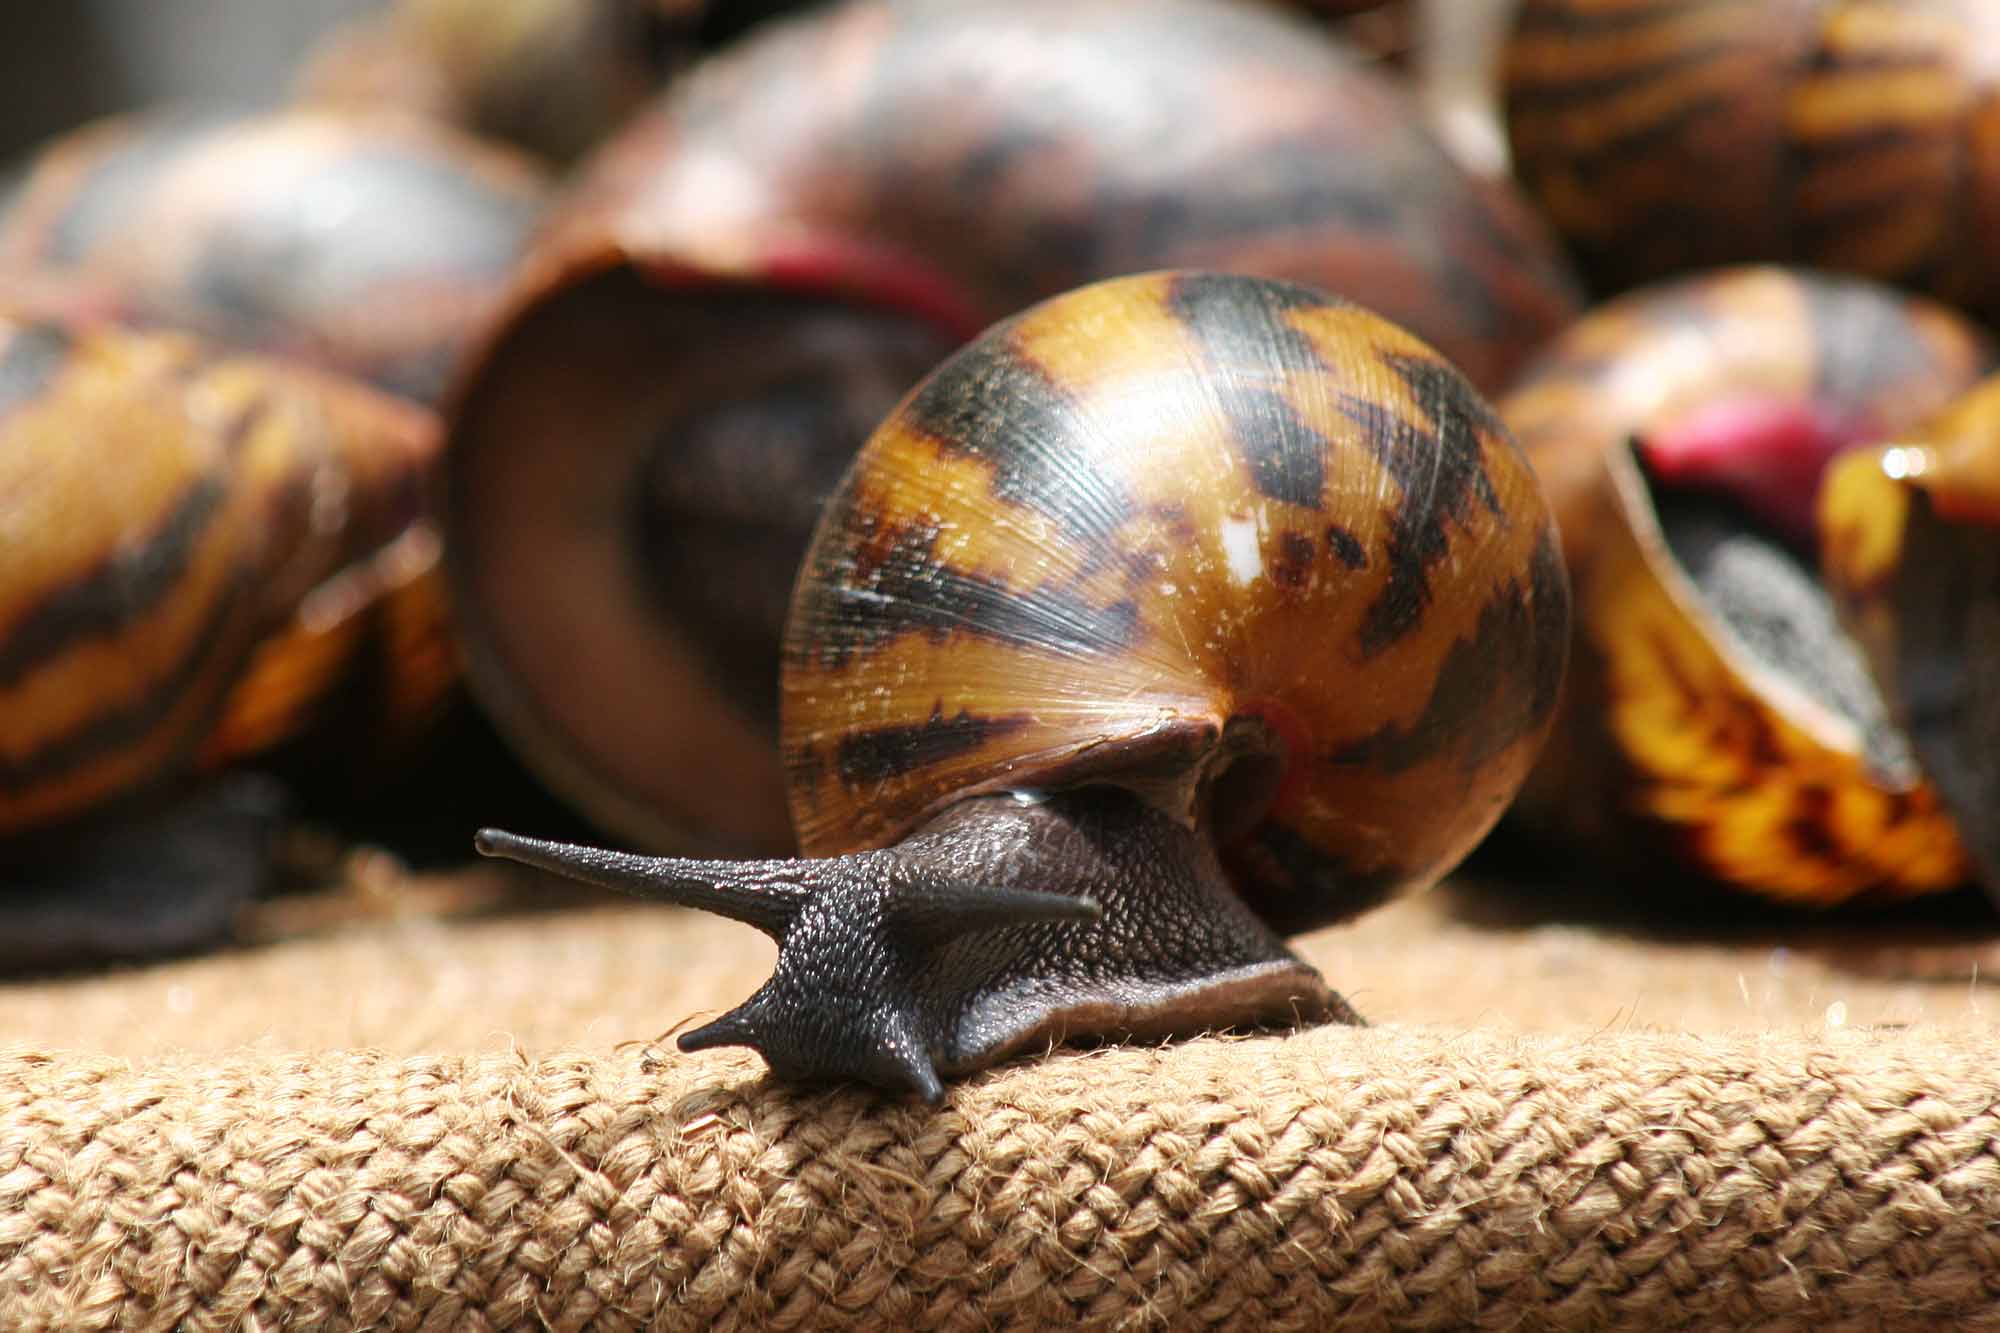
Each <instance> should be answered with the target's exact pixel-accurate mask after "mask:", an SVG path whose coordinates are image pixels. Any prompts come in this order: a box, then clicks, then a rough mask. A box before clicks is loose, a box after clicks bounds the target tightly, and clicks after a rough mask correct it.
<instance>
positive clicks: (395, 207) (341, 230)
mask: <svg viewBox="0 0 2000 1333" xmlns="http://www.w3.org/2000/svg"><path fill="white" fill-rule="evenodd" d="M545 188H546V187H545V184H544V181H543V179H542V176H541V173H540V172H539V170H538V169H536V168H534V167H532V166H531V165H529V164H528V163H527V162H526V160H525V159H522V158H519V157H517V156H515V155H514V154H512V153H509V152H506V151H504V150H501V149H498V148H494V147H491V146H488V145H485V144H482V143H479V142H478V141H476V140H473V139H470V138H468V137H466V136H464V135H460V134H456V133H453V132H451V131H448V130H445V129H442V128H439V127H435V126H430V125H427V124H424V123H422V122H419V121H415V120H406V119H402V118H396V117H385V116H349V115H333V114H323V113H311V112H288V113H281V114H272V115H261V116H249V117H225V116H215V115H200V114H194V113H159V114H153V115H141V116H136V117H130V118H118V119H113V120H110V121H103V122H99V123H97V124H94V125H90V126H86V127H85V128H83V129H80V130H76V131H73V132H71V133H70V134H68V135H65V136H63V137H62V138H60V139H58V140H56V141H55V142H54V143H52V144H51V145H49V146H48V147H46V148H45V149H43V150H42V152H40V153H39V154H38V155H37V156H36V157H35V158H34V160H33V161H32V162H31V163H30V164H29V165H28V167H27V168H26V171H25V174H24V176H23V178H22V180H21V182H20V184H19V185H18V186H17V187H16V188H15V189H14V190H13V191H12V193H11V194H9V195H7V196H6V197H5V199H4V200H0V273H8V272H16V273H19V272H28V273H34V272H38V271H50V270H53V271H58V272H60V273H64V274H72V275H75V276H77V277H78V278H79V279H80V280H82V281H83V282H86V283H89V284H91V285H93V286H95V287H97V288H98V289H100V290H102V291H104V292H106V293H109V295H110V297H111V299H112V300H113V301H114V302H115V305H116V313H118V314H119V315H121V316H122V317H124V318H126V319H128V320H131V321H133V322H136V323H141V324H146V325H154V326H165V327H172V328H182V329H188V330H192V331H194V332H198V333H201V334H203V335H205V336H207V337H210V338H213V339H216V340H219V341H222V342H226V343H229V344H232V345H234V346H238V347H243V348H247V349H253V350H257V351H261V352H268V353H273V354H279V355H284V356H287V357H290V358H294V359H298V360H302V361H305V362H308V363H312V364H316V365H319V366H322V367H324V368H328V369H333V370H337V371H340V372H342V373H345V374H349V375H353V376H356V377H359V378H362V379H366V380H370V381H372V382H374V383H376V384H378V385H380V386H382V387H384V388H388V389H391V390H394V391H396V392H398V393H402V394H404V395H406V396H409V397H412V398H416V399H418V400H420V401H426V402H428V401H430V400H431V399H433V398H435V397H436V396H437V394H438V393H439V391H440V389H441V388H442V386H443V382H444V379H445V376H446V375H447V374H448V373H449V371H450V369H451V367H452V365H453V364H454V363H455V361H456V360H457V358H458V355H459V353H460V349H461V348H462V346H463V344H464V343H465V342H466V341H467V340H468V339H469V338H470V337H471V335H472V333H473V331H474V330H475V329H476V328H477V327H478V326H479V324H480V322H481V321H482V320H484V319H485V318H486V317H487V316H488V314H489V313H490V312H491V310H492V307H493V306H494V304H495V302H497V301H498V299H499V297H500V294H501V292H502V290H503V289H504V286H505V282H506V280H507V277H508V275H509V273H510V272H511V270H512V268H513V264H514V261H515V259H516V258H517V257H518V255H519V252H520V250H521V248H522V246H523V245H524V244H525V243H526V240H527V236H528V231H529V228H530V227H531V226H532V224H533V223H534V221H535V219H536V217H537V216H538V214H539V211H540V208H541V203H542V199H543V195H544V191H545Z"/></svg>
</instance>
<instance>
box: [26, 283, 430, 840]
mask: <svg viewBox="0 0 2000 1333" xmlns="http://www.w3.org/2000/svg"><path fill="white" fill-rule="evenodd" d="M437 442H438V432H437V426H436V422H435V419H434V418H433V417H432V416H431V415H430V414H429V413H428V412H425V411H423V410H422V409H419V408H417V407H416V406H414V405H412V404H409V403H406V402H403V401H401V400H398V399H394V398H391V397H389V396H386V395H383V394H380V393H377V392H374V391H371V390H369V389H366V388H364V387H362V386H360V385H353V384H348V383H346V382H344V381H339V380H336V379H334V378H332V377H328V376H324V375H321V374H318V373H315V372H310V371H306V370H302V369H299V368H296V367H292V366H288V365H284V364H281V363H278V362H275V361H271V360H267V359H264V358H259V357H254V356H249V355H243V354H238V353H233V352H227V351H223V350H220V349H218V348H216V347H213V346H210V345H207V344H205V343H203V342H202V341H200V340H198V339H196V338H194V337H191V336H188V335H182V334H172V333H142V332H133V331H124V330H119V329H115V328H109V327H104V328H71V327H67V326H64V325H62V324H59V323H55V322H49V321H35V320H26V319H15V318H10V317H5V316H0V520H4V521H0V834H6V835H9V836H11V835H13V834H15V833H17V832H19V831H21V830H24V829H28V828H31V827H35V826H40V825H44V824H49V823H53V822H56V821H60V820H64V819H68V818H71V817H74V816H77V815H80V814H83V813H85V812H86V811H89V810H92V809H95V808H97V807H99V806H102V805H104V804H106V803H108V802H111V801H113V800H114V799H116V798H118V797H121V796H124V795H128V794H131V793H133V792H136V791H139V790H141V789H143V788H149V787H153V786H157V785H160V784H164V783H167V782H170V781H172V780H173V779H174V778H176V777H179V776H185V775H187V774H189V773H191V772H194V771H197V770H200V769H204V768H212V767H215V766H219V765H222V764H226V763H229V762H232V761H234V760H236V759H238V758H241V757H242V756H244V755H245V754H248V753H252V752H254V751H256V750H259V749H262V748H264V747H266V746H268V745H271V744H273V743H275V742H276V741H278V740H280V739H282V738H284V737H286V736H288V735H291V734H293V733H295V732H296V731H297V730H298V729H299V728H300V727H302V726H304V725H305V724H306V723H307V722H308V721H309V720H310V719H311V718H312V717H313V715H314V708H315V705H316V703H317V702H318V701H319V700H321V699H322V698H323V697H324V696H325V694H326V693H327V691H328V690H329V689H330V688H331V687H332V686H333V685H334V683H335V682H337V681H338V680H339V679H340V677H341V675H342V670H343V664H344V663H345V662H347V661H348V660H350V658H351V655H352V654H353V653H355V652H356V651H358V650H360V649H362V648H363V647H365V646H366V644H367V643H368V641H369V640H370V638H371V636H373V635H374V634H375V633H376V632H377V631H378V629H385V630H386V631H387V632H389V633H391V634H400V635H405V636H408V635H416V636H418V637H430V638H431V639H432V641H433V642H435V631H434V630H427V629H426V628H425V626H426V625H427V624H430V625H434V624H435V622H434V621H432V620H428V619H427V609H428V608H435V607H437V606H438V603H437V600H436V597H435V595H434V594H435V587H436V584H435V582H434V580H433V579H432V577H431V571H432V569H433V567H434V565H435V563H436V539H435V536H434V534H433V532H432V530H431V529H430V528H429V526H428V524H427V522H426V521H425V520H424V515H425V513H426V511H427V504H426V496H425V491H426V488H427V486H428V484H429V481H430V476H431V469H432V468H433V467H434V465H435V462H436V457H437ZM427 589H428V591H427ZM385 608H387V609H386V611H385ZM384 614H386V616H387V620H386V621H385V620H382V619H378V616H379V615H384ZM412 660H413V661H415V662H418V663H421V662H423V661H426V660H429V659H426V658H425V657H423V656H421V655H417V656H415V657H414V658H413V659H412ZM449 678H450V677H449V673H448V670H446V669H442V668H441V669H440V670H438V671H436V672H432V673H425V672H422V671H416V672H412V673H408V674H406V675H405V676H404V678H403V687H404V689H405V690H406V691H407V693H406V694H405V695H404V696H402V698H401V699H400V701H398V702H396V703H394V704H392V705H391V711H392V712H395V713H399V714H400V713H401V711H402V709H404V708H407V709H408V710H409V712H408V714H405V715H404V716H407V717H416V716H421V715H423V714H424V713H425V712H427V710H428V709H430V708H431V707H432V706H434V705H435V703H436V702H437V700H438V698H439V697H440V696H441V694H442V692H443V690H444V688H445V685H446V682H447V681H448V680H449Z"/></svg>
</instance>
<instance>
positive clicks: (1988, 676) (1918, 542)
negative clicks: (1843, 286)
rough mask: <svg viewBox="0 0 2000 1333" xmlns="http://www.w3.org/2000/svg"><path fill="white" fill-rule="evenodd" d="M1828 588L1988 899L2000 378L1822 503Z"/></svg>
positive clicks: (1834, 475)
mask: <svg viewBox="0 0 2000 1333" xmlns="http://www.w3.org/2000/svg"><path fill="white" fill-rule="evenodd" d="M1819 516H1820V525H1821V528H1822V530H1823V531H1824V532H1825V534H1826V541H1825V544H1824V547H1823V548H1822V552H1821V554H1822V561H1823V567H1824V569H1825V572H1826V578H1827V584H1828V586H1829V588H1830V589H1831V590H1832V591H1833V593H1834V595H1835V598H1836V601H1837V603H1838V605H1839V607H1840V612H1841V617H1842V620H1843V621H1844V623H1845V624H1846V625H1847V626H1848V628H1849V629H1850V631H1851V632H1852V633H1853V634H1854V636H1855V638H1856V640H1857V641H1859V642H1860V644H1861V645H1862V646H1863V648H1864V649H1866V651H1867V653H1868V660H1869V665H1870V667H1871V669H1872V670H1873V671H1874V674H1875V679H1876V681H1877V682H1878V683H1879V684H1880V685H1881V687H1882V692H1883V695H1884V696H1885V697H1886V698H1887V699H1888V701H1889V705H1890V708H1891V709H1892V711H1893V712H1894V714H1895V717H1896V720H1897V722H1898V723H1899V724H1900V725H1901V726H1902V727H1903V729H1904V730H1905V731H1906V732H1907V733H1908V735H1909V737H1910V746H1911V748H1912V749H1913V750H1914V751H1915V752H1916V755H1917V758H1918V760H1919V761H1920V762H1921V763H1922V764H1923V767H1924V772H1925V773H1926V774H1927V775H1928V776H1929V778H1930V779H1931V781H1932V782H1934V783H1935V784H1936V785H1937V788H1938V791H1939V793H1940V794H1941V795H1942V796H1943V798H1944V800H1945V803H1946V805H1947V806H1949V807H1950V809H1951V812H1952V815H1953V818H1954V820H1955V821H1956V824H1957V827H1958V830H1959V834H1960V836H1961V838H1962V839H1963V840H1964V842H1965V845H1966V849H1967V851H1968V852H1970V853H1971V855H1972V857H1973V861H1974V864H1975V866H1976V867H1977V869H1978V872H1979V875H1980V878H1981V879H1982V880H1983V881H1984V883H1985V885H1986V887H1987V890H1988V892H1989V893H2000V377H1989V378H1988V379H1986V380H1983V381H1981V383H1980V385H1979V387H1978V388H1976V389H1974V390H1973V391H1972V392H1971V393H1968V394H1967V395H1965V397H1963V398H1961V399H1959V400H1958V401H1957V402H1955V403H1953V404H1952V406H1951V407H1950V408H1948V409H1946V410H1945V412H1944V413H1942V414H1941V415H1940V416H1938V417H1937V418H1936V419H1934V420H1932V421H1930V422H1927V423H1926V424H1925V425H1924V426H1922V427H1921V428H1919V429H1917V430H1914V431H1911V432H1909V433H1907V434H1906V435H1903V436H1900V437H1898V439H1897V440H1896V441H1895V442H1893V443H1891V444H1888V445H1885V446H1884V447H1882V448H1880V449H1869V450H1860V451H1856V452H1855V453H1852V454H1849V455H1847V456H1845V457H1843V458H1841V459H1839V460H1837V461H1836V462H1835V463H1834V465H1833V466H1832V468H1831V469H1830V470H1829V471H1828V473H1827V479H1826V485H1825V486H1824V488H1822V490H1821V492H1820V497H1819Z"/></svg>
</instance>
